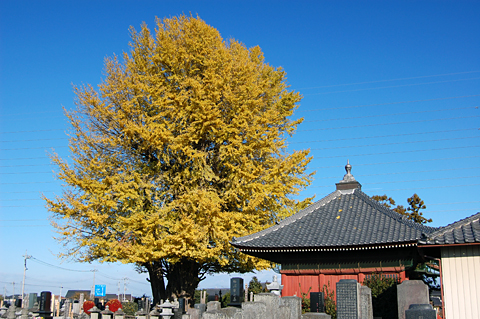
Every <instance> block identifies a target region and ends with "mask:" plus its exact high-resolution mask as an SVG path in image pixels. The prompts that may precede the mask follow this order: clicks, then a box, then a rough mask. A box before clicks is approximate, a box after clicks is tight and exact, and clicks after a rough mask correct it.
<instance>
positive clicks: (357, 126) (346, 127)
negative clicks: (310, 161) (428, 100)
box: [297, 115, 480, 132]
mask: <svg viewBox="0 0 480 319" xmlns="http://www.w3.org/2000/svg"><path fill="white" fill-rule="evenodd" d="M475 117H480V115H473V116H459V117H450V118H443V119H431V120H418V121H408V122H395V123H376V124H365V125H353V126H343V127H324V128H314V129H308V130H297V132H311V131H326V130H340V129H349V128H359V127H373V126H385V125H389V126H390V125H400V124H412V123H425V122H436V121H447V120H461V119H471V118H475Z"/></svg>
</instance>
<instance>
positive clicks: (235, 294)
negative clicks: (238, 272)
mask: <svg viewBox="0 0 480 319" xmlns="http://www.w3.org/2000/svg"><path fill="white" fill-rule="evenodd" d="M243 295H244V292H243V278H239V277H235V278H231V279H230V303H229V304H228V305H229V306H234V307H241V306H242V302H243Z"/></svg>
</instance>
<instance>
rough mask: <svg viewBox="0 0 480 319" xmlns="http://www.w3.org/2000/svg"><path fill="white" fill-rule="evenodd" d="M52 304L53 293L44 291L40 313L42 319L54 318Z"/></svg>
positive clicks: (41, 296) (41, 294) (41, 297)
mask: <svg viewBox="0 0 480 319" xmlns="http://www.w3.org/2000/svg"><path fill="white" fill-rule="evenodd" d="M51 303H52V293H51V292H50V291H42V292H41V293H40V305H39V306H40V309H39V311H38V313H39V315H40V317H43V318H45V319H51V318H52V316H51V315H52V311H51V309H50V305H51Z"/></svg>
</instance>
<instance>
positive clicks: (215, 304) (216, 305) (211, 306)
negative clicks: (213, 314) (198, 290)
mask: <svg viewBox="0 0 480 319" xmlns="http://www.w3.org/2000/svg"><path fill="white" fill-rule="evenodd" d="M220 308H222V304H221V303H220V301H209V302H208V303H207V311H213V310H219V309H220Z"/></svg>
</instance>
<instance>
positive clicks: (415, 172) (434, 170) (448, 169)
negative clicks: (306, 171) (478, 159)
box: [315, 164, 480, 180]
mask: <svg viewBox="0 0 480 319" xmlns="http://www.w3.org/2000/svg"><path fill="white" fill-rule="evenodd" d="M355 166H358V165H357V164H355ZM478 168H480V167H461V168H446V169H432V170H427V171H410V172H393V173H378V174H363V175H362V174H355V176H357V177H368V176H385V175H400V174H418V173H434V172H445V171H459V170H469V169H478ZM332 178H338V176H328V177H320V178H315V180H319V179H332Z"/></svg>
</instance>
